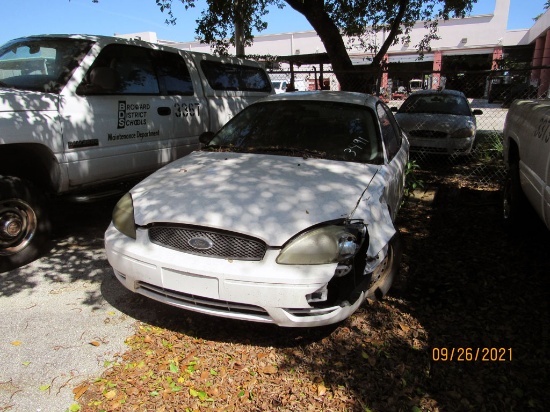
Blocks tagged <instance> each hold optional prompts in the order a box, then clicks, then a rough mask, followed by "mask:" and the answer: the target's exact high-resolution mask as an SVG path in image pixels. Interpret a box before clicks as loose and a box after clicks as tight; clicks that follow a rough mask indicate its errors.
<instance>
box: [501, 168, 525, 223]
mask: <svg viewBox="0 0 550 412" xmlns="http://www.w3.org/2000/svg"><path fill="white" fill-rule="evenodd" d="M526 210H527V199H526V198H525V194H524V193H523V190H522V189H521V184H520V179H519V164H518V163H513V164H511V165H510V168H509V169H508V173H507V174H506V178H505V180H504V187H503V190H502V218H503V222H504V226H505V227H506V228H508V229H514V228H517V227H518V225H519V223H520V221H521V216H523V215H525V212H526Z"/></svg>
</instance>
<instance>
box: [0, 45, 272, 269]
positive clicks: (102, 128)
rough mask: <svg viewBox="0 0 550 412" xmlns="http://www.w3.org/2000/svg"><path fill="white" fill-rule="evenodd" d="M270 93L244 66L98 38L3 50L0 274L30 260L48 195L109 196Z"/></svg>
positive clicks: (258, 71) (38, 244)
mask: <svg viewBox="0 0 550 412" xmlns="http://www.w3.org/2000/svg"><path fill="white" fill-rule="evenodd" d="M272 93H273V90H272V86H271V82H270V80H269V77H268V75H267V73H266V72H265V71H264V69H263V68H262V66H261V65H259V64H258V63H257V62H253V61H248V60H242V59H237V58H220V57H214V56H211V55H208V54H203V53H193V52H188V51H183V50H179V49H175V48H170V47H164V46H161V45H158V44H152V43H146V42H142V41H138V40H127V39H121V38H114V37H103V36H80V35H78V36H77V35H64V36H58V35H47V36H32V37H25V38H20V39H15V40H12V41H10V42H8V43H6V44H4V45H3V46H1V47H0V272H3V271H6V270H10V269H12V268H14V267H18V266H21V265H22V264H25V263H28V262H30V261H32V260H34V259H35V258H36V257H38V256H39V255H40V253H41V249H42V246H43V245H44V244H45V243H46V242H47V240H48V238H49V234H50V226H51V225H50V220H49V217H48V200H49V199H52V198H53V197H54V196H60V195H67V196H68V195H70V196H71V197H72V198H73V199H76V200H81V201H87V200H91V199H94V198H98V197H102V196H106V195H110V194H113V193H115V192H114V191H113V189H114V188H115V187H116V186H117V185H120V184H121V183H122V182H128V181H132V180H133V179H140V178H142V177H144V176H146V175H148V174H150V173H151V172H153V171H155V170H156V169H158V168H160V167H161V166H163V165H165V164H166V163H168V162H170V161H172V160H175V159H177V158H179V157H181V156H183V155H186V154H188V153H189V152H191V151H193V150H195V149H197V148H198V147H199V135H201V134H202V133H203V132H207V131H210V132H216V131H217V130H218V129H219V128H220V127H221V126H222V125H223V124H225V123H226V122H227V121H228V120H229V119H230V118H231V117H232V116H233V115H235V114H236V113H237V112H239V111H240V110H242V109H243V108H244V107H246V106H247V105H248V104H250V103H252V102H253V101H256V100H257V99H259V98H261V97H264V96H267V95H269V94H272ZM122 193H123V192H121V194H122Z"/></svg>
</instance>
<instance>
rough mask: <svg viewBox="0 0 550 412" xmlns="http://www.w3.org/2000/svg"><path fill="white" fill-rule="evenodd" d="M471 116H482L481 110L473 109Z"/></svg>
mask: <svg viewBox="0 0 550 412" xmlns="http://www.w3.org/2000/svg"><path fill="white" fill-rule="evenodd" d="M472 114H473V115H474V116H479V115H480V114H483V110H481V109H474V110H473V111H472Z"/></svg>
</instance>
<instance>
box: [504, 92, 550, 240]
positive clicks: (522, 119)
mask: <svg viewBox="0 0 550 412" xmlns="http://www.w3.org/2000/svg"><path fill="white" fill-rule="evenodd" d="M503 137H504V142H503V147H504V149H503V153H504V160H505V163H506V166H507V169H508V173H507V177H506V182H505V185H504V196H503V199H504V200H503V212H504V220H505V222H507V223H509V224H511V225H515V224H517V223H519V222H521V221H522V219H523V214H524V213H525V211H526V210H525V205H526V204H527V203H529V204H530V205H531V206H532V207H533V208H534V210H535V211H536V213H537V214H538V216H539V217H540V218H541V219H542V221H543V222H544V224H545V225H546V227H547V228H548V229H550V100H546V99H535V100H515V101H514V102H513V103H512V105H511V106H510V109H509V111H508V114H507V116H506V121H505V124H504V136H503Z"/></svg>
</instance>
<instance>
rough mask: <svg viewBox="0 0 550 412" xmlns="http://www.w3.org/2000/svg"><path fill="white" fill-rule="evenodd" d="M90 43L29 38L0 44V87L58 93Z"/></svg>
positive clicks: (67, 39) (81, 40)
mask: <svg viewBox="0 0 550 412" xmlns="http://www.w3.org/2000/svg"><path fill="white" fill-rule="evenodd" d="M92 44H93V42H92V41H89V40H83V39H70V38H66V39H65V38H47V37H32V38H23V39H17V40H12V41H11V42H8V43H6V44H4V45H3V46H1V47H0V87H8V88H13V89H20V90H31V91H38V92H49V93H59V92H60V91H61V90H62V89H63V87H64V86H65V84H66V83H67V81H68V80H69V78H70V76H71V74H72V73H73V71H74V70H75V68H76V67H78V65H79V64H80V62H81V61H82V59H83V58H84V56H86V54H87V53H88V51H89V50H90V48H91V46H92Z"/></svg>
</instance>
